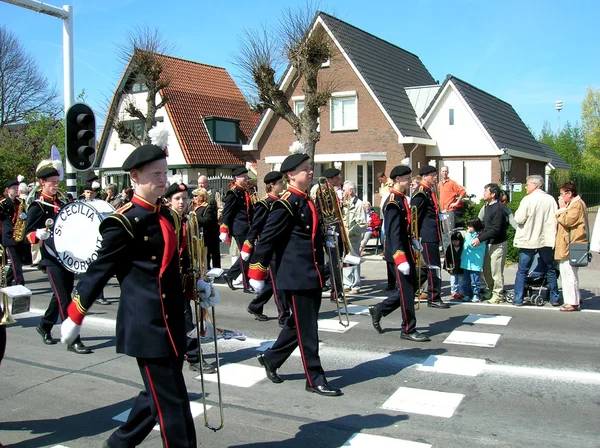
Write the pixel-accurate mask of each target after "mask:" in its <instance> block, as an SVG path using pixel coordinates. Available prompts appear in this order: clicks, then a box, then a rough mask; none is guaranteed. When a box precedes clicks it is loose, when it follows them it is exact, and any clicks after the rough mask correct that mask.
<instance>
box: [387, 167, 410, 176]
mask: <svg viewBox="0 0 600 448" xmlns="http://www.w3.org/2000/svg"><path fill="white" fill-rule="evenodd" d="M410 173H412V170H411V169H410V168H409V167H407V166H406V165H398V166H395V167H394V168H393V169H392V171H391V173H390V179H393V178H394V177H396V176H406V175H407V174H410Z"/></svg>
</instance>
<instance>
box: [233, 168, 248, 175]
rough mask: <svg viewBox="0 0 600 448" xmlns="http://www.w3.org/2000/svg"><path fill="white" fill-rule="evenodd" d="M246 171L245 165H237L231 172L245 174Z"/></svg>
mask: <svg viewBox="0 0 600 448" xmlns="http://www.w3.org/2000/svg"><path fill="white" fill-rule="evenodd" d="M247 172H248V170H247V169H246V167H244V166H238V167H237V168H234V170H233V171H232V172H231V175H232V176H241V175H242V174H246V173H247Z"/></svg>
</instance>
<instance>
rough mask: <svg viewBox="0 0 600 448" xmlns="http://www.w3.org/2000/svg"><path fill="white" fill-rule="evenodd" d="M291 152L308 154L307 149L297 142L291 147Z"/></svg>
mask: <svg viewBox="0 0 600 448" xmlns="http://www.w3.org/2000/svg"><path fill="white" fill-rule="evenodd" d="M290 152H291V153H292V154H306V149H305V148H304V145H303V144H302V143H300V142H299V141H297V140H296V141H295V142H294V143H292V146H290Z"/></svg>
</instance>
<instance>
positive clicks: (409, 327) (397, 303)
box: [375, 263, 417, 334]
mask: <svg viewBox="0 0 600 448" xmlns="http://www.w3.org/2000/svg"><path fill="white" fill-rule="evenodd" d="M391 264H392V265H393V266H395V265H394V264H393V263H391ZM410 269H411V272H410V273H409V274H408V275H404V274H402V273H400V271H398V269H397V268H396V267H394V270H395V271H396V281H397V282H398V291H397V292H395V293H394V294H392V295H391V296H390V297H388V298H387V299H385V300H384V301H383V302H380V303H378V304H377V305H375V306H376V307H377V308H378V309H379V311H380V312H381V315H382V316H387V315H388V314H390V313H391V312H392V311H395V310H397V309H398V308H400V309H401V310H402V328H401V331H402V333H405V334H410V333H413V332H414V331H415V328H416V326H417V316H416V315H415V288H414V285H415V283H416V281H415V280H416V276H415V266H414V265H411V266H410Z"/></svg>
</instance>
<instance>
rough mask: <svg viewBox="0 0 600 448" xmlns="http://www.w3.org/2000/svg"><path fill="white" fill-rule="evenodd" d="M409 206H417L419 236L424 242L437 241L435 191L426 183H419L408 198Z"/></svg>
mask: <svg viewBox="0 0 600 448" xmlns="http://www.w3.org/2000/svg"><path fill="white" fill-rule="evenodd" d="M410 206H411V207H417V222H418V227H419V237H420V238H421V241H423V242H424V243H439V242H440V241H441V239H442V238H441V234H440V226H439V222H440V217H439V207H438V201H437V198H436V196H435V193H434V192H433V191H432V190H431V188H429V187H428V186H427V185H424V184H420V185H419V186H418V187H417V190H416V191H415V192H414V193H413V196H412V199H411V200H410Z"/></svg>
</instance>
